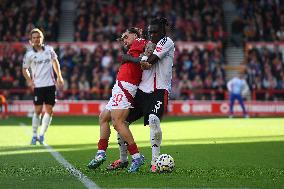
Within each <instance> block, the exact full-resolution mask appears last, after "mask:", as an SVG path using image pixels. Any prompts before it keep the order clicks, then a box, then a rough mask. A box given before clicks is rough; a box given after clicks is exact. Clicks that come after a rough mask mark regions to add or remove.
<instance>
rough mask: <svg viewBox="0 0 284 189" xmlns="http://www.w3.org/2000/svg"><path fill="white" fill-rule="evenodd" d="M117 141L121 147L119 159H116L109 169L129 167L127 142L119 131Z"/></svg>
mask: <svg viewBox="0 0 284 189" xmlns="http://www.w3.org/2000/svg"><path fill="white" fill-rule="evenodd" d="M117 143H118V147H119V159H117V160H115V161H114V162H112V163H111V164H110V165H108V167H107V170H109V171H112V170H117V169H124V168H127V167H128V164H129V162H128V154H127V144H126V142H125V140H124V139H123V137H121V136H120V134H119V133H117Z"/></svg>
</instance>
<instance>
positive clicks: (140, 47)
mask: <svg viewBox="0 0 284 189" xmlns="http://www.w3.org/2000/svg"><path fill="white" fill-rule="evenodd" d="M140 34H141V32H140V30H139V29H137V28H130V29H127V30H126V32H124V33H123V34H122V36H121V40H122V42H123V43H124V45H125V46H127V47H128V48H129V50H128V52H127V54H128V55H130V56H133V57H139V55H140V54H142V53H143V52H144V49H145V46H146V44H147V43H148V41H147V40H145V39H142V38H139V37H140ZM141 78H142V70H141V67H140V64H133V63H131V62H125V63H123V64H122V65H121V66H120V68H119V70H118V74H117V80H116V83H115V85H114V86H113V88H112V97H111V98H110V100H109V102H108V104H107V105H106V107H105V109H104V110H103V111H102V112H101V114H100V117H99V122H100V140H99V142H98V151H97V154H96V156H95V158H94V159H92V160H91V162H90V163H89V164H88V167H89V168H90V169H95V168H97V167H99V166H100V165H101V164H102V163H103V162H104V161H105V160H106V149H107V147H108V140H109V137H110V126H109V122H110V121H111V120H112V123H113V125H114V128H115V129H116V131H117V132H118V133H119V136H118V137H122V138H123V139H124V140H125V141H126V142H127V144H128V145H127V150H128V151H129V153H130V155H131V156H132V159H133V160H132V164H131V167H130V169H129V170H128V171H129V172H136V171H138V169H139V168H140V166H141V165H142V164H143V163H144V156H142V155H141V154H140V153H139V150H138V147H137V145H136V143H135V141H134V138H133V136H132V133H131V131H130V130H129V128H128V125H127V124H126V123H125V120H126V118H127V116H128V114H129V112H130V110H129V109H130V108H133V101H134V100H133V98H134V96H135V94H136V91H137V88H138V85H139V83H140V81H141ZM126 153H127V151H126Z"/></svg>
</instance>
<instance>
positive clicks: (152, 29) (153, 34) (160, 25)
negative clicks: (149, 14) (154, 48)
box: [148, 18, 168, 44]
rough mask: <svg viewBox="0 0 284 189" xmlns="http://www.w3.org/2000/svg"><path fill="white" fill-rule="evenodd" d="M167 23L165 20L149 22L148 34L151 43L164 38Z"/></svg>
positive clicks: (158, 19) (157, 19)
mask: <svg viewBox="0 0 284 189" xmlns="http://www.w3.org/2000/svg"><path fill="white" fill-rule="evenodd" d="M167 25H168V21H167V19H166V18H155V19H153V20H151V23H150V25H149V27H148V33H149V37H150V40H151V41H152V42H153V43H156V44H157V43H158V42H159V41H160V39H162V38H163V37H165V36H166V26H167Z"/></svg>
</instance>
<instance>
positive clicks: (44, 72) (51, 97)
mask: <svg viewBox="0 0 284 189" xmlns="http://www.w3.org/2000/svg"><path fill="white" fill-rule="evenodd" d="M43 40H44V36H43V33H42V32H41V31H40V30H39V29H37V28H35V29H33V30H32V31H31V32H30V44H31V46H32V48H31V49H28V50H27V52H26V54H25V57H24V60H23V70H22V72H23V75H24V77H25V78H26V80H27V84H28V86H29V87H31V88H32V89H33V92H34V100H33V102H34V115H33V118H32V127H33V136H32V141H31V145H35V144H36V141H39V142H40V144H43V143H44V134H45V132H46V130H47V128H48V126H49V125H50V123H51V120H52V114H53V106H54V105H55V92H56V87H55V86H56V84H57V85H58V87H62V86H63V84H64V81H63V78H62V75H61V71H60V65H59V62H58V59H57V55H56V53H55V52H54V50H53V48H52V47H51V46H48V45H46V46H44V45H43ZM54 71H55V73H56V75H57V81H55V77H54ZM43 104H45V113H44V116H43V118H42V125H41V130H40V135H39V137H38V134H37V132H38V127H39V125H40V122H41V113H42V111H43Z"/></svg>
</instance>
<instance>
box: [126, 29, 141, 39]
mask: <svg viewBox="0 0 284 189" xmlns="http://www.w3.org/2000/svg"><path fill="white" fill-rule="evenodd" d="M126 31H128V32H129V33H134V34H136V35H137V37H140V36H141V30H140V29H139V28H136V27H131V28H128V29H127V30H126Z"/></svg>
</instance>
